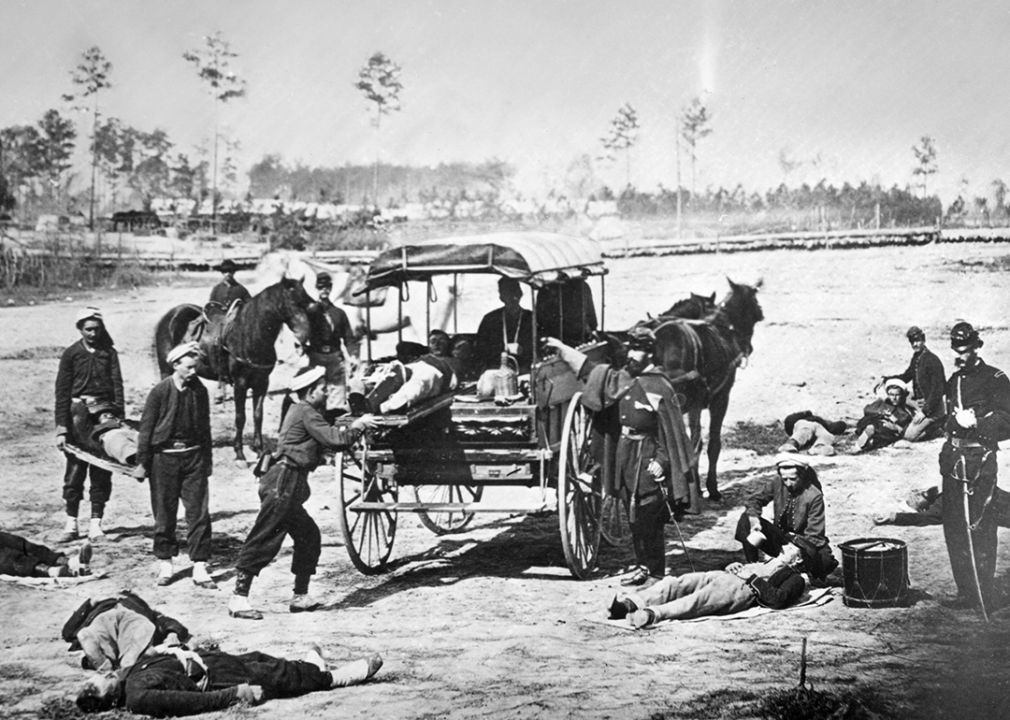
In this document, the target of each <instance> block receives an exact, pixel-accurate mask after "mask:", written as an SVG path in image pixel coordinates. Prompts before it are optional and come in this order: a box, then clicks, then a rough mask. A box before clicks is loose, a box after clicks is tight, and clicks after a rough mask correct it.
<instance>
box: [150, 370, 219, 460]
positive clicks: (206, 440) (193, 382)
mask: <svg viewBox="0 0 1010 720" xmlns="http://www.w3.org/2000/svg"><path fill="white" fill-rule="evenodd" d="M186 383H187V386H188V388H189V389H188V390H187V392H191V393H192V394H193V395H192V399H193V400H194V401H195V402H194V403H193V404H192V405H187V406H188V408H189V410H190V411H191V415H190V416H189V417H179V419H178V422H177V420H176V416H177V415H179V412H178V411H179V409H180V407H181V406H183V405H184V404H183V403H181V402H180V400H181V399H182V393H181V392H180V391H179V389H178V388H177V387H176V386H175V379H174V376H172V375H169V376H168V377H167V378H165V379H164V380H162V381H161V382H160V383H158V384H157V385H155V386H154V387H153V388H152V389H151V393H150V394H149V395H148V396H147V402H146V403H145V404H144V414H143V415H142V416H141V418H140V434H139V436H138V438H137V464H138V465H141V466H143V467H145V468H147V469H148V470H150V469H151V458H152V456H153V455H154V453H155V452H157V451H158V450H159V449H161V447H162V446H164V445H165V443H167V442H169V441H170V440H173V439H175V438H173V434H178V432H179V431H180V430H181V431H183V432H185V433H186V434H187V435H190V436H191V439H192V440H193V441H195V442H196V444H197V445H199V446H200V449H201V450H202V452H203V458H204V459H203V462H204V471H205V472H206V473H207V475H211V474H212V473H213V470H214V459H213V453H212V448H211V436H210V400H209V398H208V396H207V388H205V387H204V386H203V383H201V382H200V380H199V379H198V378H197V377H196V376H195V375H194V376H193V377H191V378H190V379H189V380H187V381H186Z"/></svg>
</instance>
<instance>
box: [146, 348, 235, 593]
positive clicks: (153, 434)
mask: <svg viewBox="0 0 1010 720" xmlns="http://www.w3.org/2000/svg"><path fill="white" fill-rule="evenodd" d="M199 353H200V349H199V347H198V346H197V344H196V343H183V344H182V345H178V346H176V347H175V348H173V349H172V351H171V352H169V353H168V362H169V363H171V365H172V369H173V372H172V374H171V375H169V376H168V377H167V378H165V379H164V380H162V381H161V382H160V383H158V384H157V385H155V386H154V387H153V388H152V389H151V392H150V394H148V396H147V402H146V403H145V404H144V414H143V415H142V416H141V418H140V435H139V437H138V439H137V471H136V474H137V477H143V476H144V475H145V474H146V475H150V481H149V485H150V488H151V511H152V514H153V515H154V554H155V556H156V557H157V558H158V560H159V561H160V570H159V572H158V585H161V586H164V585H168V584H170V583H171V582H172V578H173V577H174V575H175V569H174V567H173V565H172V558H174V557H175V556H176V555H178V554H179V541H178V540H177V539H176V535H175V526H176V522H177V520H178V513H179V502H180V501H182V506H183V508H184V509H185V511H186V526H187V537H186V543H187V546H188V552H189V559H190V560H191V561H192V562H193V583H194V584H195V585H196V586H198V587H202V588H207V589H214V588H216V587H217V585H216V583H215V582H214V580H213V579H212V578H211V577H210V574H209V573H208V572H207V560H208V559H209V558H210V551H211V523H210V509H209V507H208V501H209V497H210V490H209V482H208V481H209V478H210V476H211V473H212V472H213V469H214V460H213V453H212V447H211V435H210V403H209V401H208V398H207V389H206V388H205V387H204V386H203V384H202V383H201V382H200V379H199V378H198V377H197V376H196V363H197V361H198V357H199Z"/></svg>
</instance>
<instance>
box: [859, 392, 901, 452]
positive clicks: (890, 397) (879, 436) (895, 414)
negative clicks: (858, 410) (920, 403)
mask: <svg viewBox="0 0 1010 720" xmlns="http://www.w3.org/2000/svg"><path fill="white" fill-rule="evenodd" d="M883 389H884V392H885V393H886V395H885V397H883V398H878V399H877V400H874V401H873V402H871V403H870V404H869V405H867V406H866V407H865V408H863V417H861V418H860V419H859V422H858V423H856V444H855V446H854V447H853V448H852V452H853V453H861V452H863V451H865V450H876V449H877V448H882V447H887V446H888V445H893V444H894V443H896V442H898V440H901V438H902V436H903V435H904V434H905V430H906V428H908V426H909V425H910V424H911V422H912V417H913V410H912V408H911V407H909V406H908V403H907V402H906V401H907V400H908V386H907V385H906V384H905V383H904V382H903V381H901V380H899V379H898V378H888V379H887V380H886V381H885V382H884V388H883Z"/></svg>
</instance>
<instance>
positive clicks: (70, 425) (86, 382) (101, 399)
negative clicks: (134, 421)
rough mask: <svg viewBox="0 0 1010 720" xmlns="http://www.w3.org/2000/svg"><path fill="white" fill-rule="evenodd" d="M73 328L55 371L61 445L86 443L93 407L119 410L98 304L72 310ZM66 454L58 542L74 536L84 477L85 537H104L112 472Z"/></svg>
mask: <svg viewBox="0 0 1010 720" xmlns="http://www.w3.org/2000/svg"><path fill="white" fill-rule="evenodd" d="M77 330H78V332H79V333H80V334H81V339H80V340H78V341H77V342H75V343H74V344H73V345H71V346H70V347H68V348H67V349H66V350H64V351H63V355H62V356H61V357H60V368H59V372H58V373H57V375H56V447H57V448H58V449H60V450H63V449H64V447H65V446H66V444H67V443H71V444H73V445H78V446H81V447H87V446H88V444H89V442H90V436H91V431H92V430H93V429H94V419H93V417H92V412H93V410H92V408H95V407H98V406H100V405H107V406H109V407H110V408H111V409H112V410H113V412H114V413H115V414H116V415H117V416H120V417H121V416H122V414H123V410H124V401H123V373H122V371H121V370H120V367H119V354H118V353H117V352H116V348H115V346H114V345H113V343H112V338H111V337H110V336H109V333H108V331H107V330H106V329H105V321H104V320H103V319H102V313H101V312H100V311H99V310H98V308H93V307H88V308H85V309H84V310H83V311H81V312H80V313H79V314H78V315H77ZM66 456H67V467H66V471H65V472H64V474H63V499H64V500H65V501H66V507H67V517H66V525H65V526H64V529H63V535H62V536H61V537H60V542H72V541H74V540H76V539H77V538H78V537H79V533H78V529H77V513H78V511H79V510H80V505H81V500H82V499H83V498H84V483H85V479H86V478H88V477H90V478H91V494H90V499H91V513H90V515H91V523H90V525H89V527H88V537H89V538H90V539H91V540H99V539H101V538H103V537H105V533H104V532H103V531H102V517H103V515H104V514H105V504H106V503H107V502H108V501H109V496H110V495H111V494H112V473H111V472H109V471H108V470H103V469H102V468H100V467H97V466H95V465H89V464H88V463H86V462H84V461H83V460H79V459H77V457H75V456H74V455H71V454H70V453H66Z"/></svg>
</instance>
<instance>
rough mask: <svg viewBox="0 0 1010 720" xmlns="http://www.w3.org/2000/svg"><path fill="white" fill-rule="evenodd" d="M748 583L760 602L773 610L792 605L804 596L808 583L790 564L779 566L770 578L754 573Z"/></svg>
mask: <svg viewBox="0 0 1010 720" xmlns="http://www.w3.org/2000/svg"><path fill="white" fill-rule="evenodd" d="M747 584H748V585H750V587H751V590H753V591H754V594H755V595H757V601H758V604H759V605H763V606H764V607H767V608H771V609H772V610H781V609H782V608H787V607H789V606H790V605H792V604H793V603H794V602H796V601H797V600H799V599H800V597H802V595H803V590H804V589H805V588H806V585H807V583H806V581H805V580H804V579H803V576H802V575H801V574H800V573H799V572H797V571H796V570H795V569H793V568H791V567H789V566H788V565H784V566H783V567H781V568H779V569H778V570H776V571H775V572H774V573H772V575H771V577H768V578H762V577H757V576H756V575H753V576H751V577H750V579H748V580H747Z"/></svg>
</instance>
